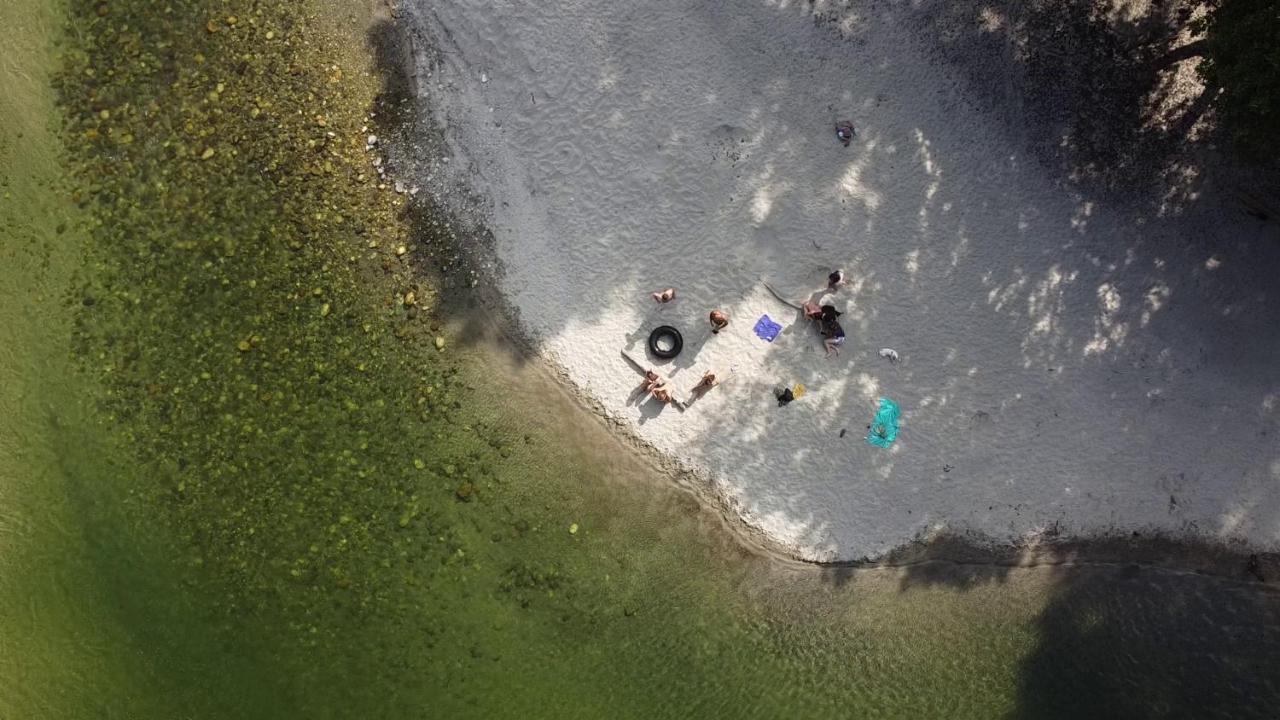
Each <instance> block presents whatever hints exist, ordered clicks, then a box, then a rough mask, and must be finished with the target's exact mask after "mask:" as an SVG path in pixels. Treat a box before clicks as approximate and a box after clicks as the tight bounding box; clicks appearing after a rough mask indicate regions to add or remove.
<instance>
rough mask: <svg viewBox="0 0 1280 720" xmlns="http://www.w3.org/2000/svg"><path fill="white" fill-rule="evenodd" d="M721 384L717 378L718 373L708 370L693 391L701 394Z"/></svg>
mask: <svg viewBox="0 0 1280 720" xmlns="http://www.w3.org/2000/svg"><path fill="white" fill-rule="evenodd" d="M719 384H720V381H719V380H718V379H717V378H716V374H715V373H713V372H711V371H710V370H708V371H707V372H705V373H703V375H702V379H701V380H699V381H698V384H697V385H694V386H693V392H695V393H698V394H699V395H701V394H702V393H705V392H707V391H708V390H710V389H711V388H713V387H715V386H717V385H719Z"/></svg>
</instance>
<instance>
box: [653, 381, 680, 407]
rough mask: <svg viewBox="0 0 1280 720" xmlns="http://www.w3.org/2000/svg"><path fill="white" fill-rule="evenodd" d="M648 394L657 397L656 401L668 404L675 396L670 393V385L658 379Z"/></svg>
mask: <svg viewBox="0 0 1280 720" xmlns="http://www.w3.org/2000/svg"><path fill="white" fill-rule="evenodd" d="M649 394H650V395H652V396H654V397H655V398H657V399H658V402H660V403H663V404H669V403H672V402H674V401H675V397H674V396H673V395H672V394H671V387H670V386H668V385H667V381H666V380H659V381H658V384H657V385H654V386H653V389H652V390H650V391H649Z"/></svg>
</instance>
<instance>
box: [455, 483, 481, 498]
mask: <svg viewBox="0 0 1280 720" xmlns="http://www.w3.org/2000/svg"><path fill="white" fill-rule="evenodd" d="M453 496H454V497H456V498H458V499H459V500H461V501H462V502H471V501H472V500H474V499H475V497H476V486H475V485H472V484H471V481H470V480H465V481H463V482H462V484H461V485H459V486H458V487H457V489H455V490H454V491H453Z"/></svg>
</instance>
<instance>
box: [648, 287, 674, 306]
mask: <svg viewBox="0 0 1280 720" xmlns="http://www.w3.org/2000/svg"><path fill="white" fill-rule="evenodd" d="M675 299H676V289H675V288H667V289H666V290H662V291H660V292H656V293H654V294H653V300H654V302H657V303H669V302H671V301H672V300H675Z"/></svg>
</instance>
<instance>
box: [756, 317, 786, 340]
mask: <svg viewBox="0 0 1280 720" xmlns="http://www.w3.org/2000/svg"><path fill="white" fill-rule="evenodd" d="M780 332H782V326H781V325H779V324H778V323H776V322H774V321H773V320H770V319H769V316H768V315H761V316H760V319H759V320H757V321H756V326H755V333H756V336H757V337H759V338H760V339H761V340H764V341H765V342H773V339H774V338H776V337H778V333H780Z"/></svg>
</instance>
